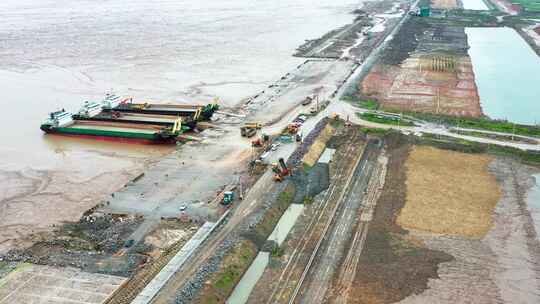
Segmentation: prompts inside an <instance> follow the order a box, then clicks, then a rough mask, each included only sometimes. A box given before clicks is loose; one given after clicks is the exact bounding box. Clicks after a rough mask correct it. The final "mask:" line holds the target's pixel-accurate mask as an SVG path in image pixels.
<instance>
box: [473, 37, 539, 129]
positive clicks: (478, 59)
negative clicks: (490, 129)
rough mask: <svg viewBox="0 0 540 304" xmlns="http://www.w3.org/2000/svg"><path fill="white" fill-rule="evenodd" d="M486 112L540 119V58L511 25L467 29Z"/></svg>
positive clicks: (517, 118) (527, 120)
mask: <svg viewBox="0 0 540 304" xmlns="http://www.w3.org/2000/svg"><path fill="white" fill-rule="evenodd" d="M465 31H466V33H467V36H468V40H469V45H470V50H469V54H470V56H471V59H472V63H473V70H474V74H475V77H476V83H477V86H478V93H479V95H480V103H481V105H482V110H483V111H484V114H486V115H487V116H489V117H491V118H494V119H506V120H508V121H512V122H516V123H522V124H537V123H540V85H539V84H540V58H539V57H538V56H537V55H536V53H535V52H534V51H533V50H532V49H531V47H530V46H529V45H528V44H527V43H526V42H525V41H524V40H523V39H522V38H521V37H520V36H519V34H518V33H517V32H516V31H514V30H513V29H511V28H467V29H465Z"/></svg>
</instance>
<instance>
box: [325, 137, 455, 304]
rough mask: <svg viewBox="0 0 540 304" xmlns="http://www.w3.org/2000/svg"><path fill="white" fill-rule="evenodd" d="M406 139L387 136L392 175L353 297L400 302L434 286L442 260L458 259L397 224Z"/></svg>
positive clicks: (368, 302) (371, 303)
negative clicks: (430, 283)
mask: <svg viewBox="0 0 540 304" xmlns="http://www.w3.org/2000/svg"><path fill="white" fill-rule="evenodd" d="M403 139H404V138H403V137H402V136H399V135H395V134H394V135H392V137H391V138H388V139H387V144H388V154H389V162H388V171H387V175H386V181H385V185H384V188H383V192H382V194H381V196H380V198H379V200H378V202H377V206H376V209H375V212H374V215H373V219H372V221H371V223H370V226H369V231H368V234H367V238H366V241H365V246H364V249H363V251H362V255H361V256H360V262H359V265H358V269H357V271H356V277H355V279H354V285H353V286H354V288H353V290H352V291H351V293H350V296H349V298H348V299H347V303H359V304H360V303H361V304H375V303H377V304H379V303H395V302H397V301H400V300H402V299H404V298H406V297H408V296H410V295H414V294H420V293H422V292H423V291H424V290H426V289H427V288H428V283H429V282H430V281H432V280H433V279H436V278H438V268H439V267H440V265H442V264H444V263H445V262H449V261H452V259H453V257H452V256H450V255H449V254H446V253H444V252H442V251H438V250H431V249H429V248H427V247H426V245H425V244H424V242H422V241H421V240H420V239H418V238H415V237H411V236H410V235H409V234H408V231H407V230H404V229H403V228H402V227H400V226H399V225H397V224H396V219H397V216H398V214H399V213H400V210H401V208H403V206H404V205H405V198H406V193H407V186H406V183H405V181H406V178H407V176H406V172H405V170H403V163H404V162H405V160H406V159H407V156H408V153H409V149H410V145H409V144H408V143H406V141H405V140H403ZM441 263H442V264H441ZM331 300H334V299H331ZM331 302H334V301H331ZM433 303H436V302H433Z"/></svg>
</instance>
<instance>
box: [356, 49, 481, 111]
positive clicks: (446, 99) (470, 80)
mask: <svg viewBox="0 0 540 304" xmlns="http://www.w3.org/2000/svg"><path fill="white" fill-rule="evenodd" d="M446 59H447V56H441V55H437V54H429V55H423V56H413V57H410V58H408V59H406V60H405V61H404V62H403V63H402V64H401V65H399V66H395V65H376V66H375V67H374V68H373V69H372V70H371V72H370V73H369V74H368V75H367V76H366V78H365V79H364V81H363V82H362V84H361V87H362V92H363V93H364V94H366V95H368V96H373V97H376V98H377V99H378V100H379V102H380V103H381V105H382V107H383V108H387V109H395V110H403V111H417V112H426V113H438V114H446V115H454V116H465V117H478V116H480V115H482V109H481V107H480V98H479V96H478V91H477V88H476V83H475V78H474V72H473V69H472V63H471V59H470V57H468V56H461V57H453V58H452V59H451V64H450V65H448V66H444V65H442V64H441V61H443V60H446Z"/></svg>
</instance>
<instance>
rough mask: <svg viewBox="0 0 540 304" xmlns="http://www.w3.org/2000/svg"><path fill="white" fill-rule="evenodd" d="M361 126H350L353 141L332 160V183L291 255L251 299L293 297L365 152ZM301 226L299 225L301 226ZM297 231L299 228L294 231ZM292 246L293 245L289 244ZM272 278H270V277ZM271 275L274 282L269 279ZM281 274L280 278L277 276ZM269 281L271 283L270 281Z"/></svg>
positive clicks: (267, 275) (275, 300)
mask: <svg viewBox="0 0 540 304" xmlns="http://www.w3.org/2000/svg"><path fill="white" fill-rule="evenodd" d="M358 133H359V132H358V130H354V129H351V130H348V131H346V132H345V133H344V135H340V136H344V137H345V136H347V137H348V139H349V140H348V143H350V144H349V145H342V146H341V147H342V148H341V149H340V148H339V147H340V145H338V149H337V151H336V153H335V155H334V157H333V160H332V162H331V163H330V175H331V176H330V185H329V188H328V189H327V190H326V191H325V193H324V194H322V195H321V196H320V197H316V198H315V201H314V203H313V205H312V207H311V208H313V210H312V211H310V213H311V216H309V217H308V218H307V219H306V222H305V223H302V224H301V226H302V228H301V229H300V230H301V232H300V233H299V236H298V237H293V241H292V242H289V243H290V244H294V246H292V247H290V249H287V252H289V251H290V252H291V253H290V254H289V253H287V254H286V255H288V256H289V257H288V258H287V260H286V261H283V265H282V267H281V269H279V270H277V271H274V270H270V269H269V270H268V271H269V272H268V273H265V275H264V278H263V279H261V280H260V281H259V283H258V286H260V288H257V286H256V288H255V289H254V290H253V292H252V294H251V296H250V299H249V303H258V302H259V299H261V298H266V299H267V301H266V303H268V304H270V303H282V302H283V303H286V302H287V301H288V300H289V297H290V294H291V292H292V290H294V288H295V286H296V283H297V282H298V280H299V279H300V277H301V276H302V272H303V270H304V269H305V266H306V263H307V262H308V260H309V259H310V255H311V253H312V252H313V251H314V250H315V247H316V246H317V243H318V240H319V239H320V238H321V233H322V231H323V230H324V228H325V226H326V225H327V223H328V222H329V221H331V219H332V212H331V211H332V210H334V209H335V207H336V205H337V201H338V198H339V196H340V194H341V193H342V192H343V189H344V187H345V185H346V184H347V181H348V180H349V178H350V176H351V174H352V172H353V170H354V166H355V164H357V163H358V161H359V159H360V156H361V155H362V153H363V150H364V146H365V142H364V141H363V140H359V139H360V137H359V135H358ZM297 227H299V226H297ZM291 234H292V235H296V233H295V232H292V233H291ZM287 247H289V246H287ZM267 278H268V279H267ZM270 278H272V279H271V282H268V280H269V279H270ZM275 278H279V279H277V280H276V279H275ZM268 284H269V285H268Z"/></svg>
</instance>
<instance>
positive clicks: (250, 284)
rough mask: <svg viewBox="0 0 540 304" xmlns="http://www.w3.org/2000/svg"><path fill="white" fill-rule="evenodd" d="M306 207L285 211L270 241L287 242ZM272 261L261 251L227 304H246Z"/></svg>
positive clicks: (268, 254)
mask: <svg viewBox="0 0 540 304" xmlns="http://www.w3.org/2000/svg"><path fill="white" fill-rule="evenodd" d="M303 210H304V205H300V204H292V205H290V206H289V208H287V210H285V213H283V215H282V216H281V218H280V219H279V221H278V223H277V225H276V227H275V228H274V230H273V231H272V233H271V234H270V236H269V237H268V240H269V241H274V242H276V243H277V244H278V245H279V246H281V244H282V243H283V241H285V239H286V238H287V235H288V234H289V232H290V231H291V229H292V227H293V226H294V224H295V223H296V220H297V219H298V217H299V216H300V215H301V214H302V211H303ZM269 261H270V253H269V252H265V251H261V252H259V254H258V255H257V257H256V258H255V260H254V261H253V263H251V265H250V266H249V268H248V270H247V271H246V273H245V274H244V276H242V279H241V280H240V282H238V285H236V287H235V288H234V290H233V293H232V294H231V296H230V297H229V299H228V300H227V304H244V303H246V302H247V300H248V298H249V295H250V294H251V291H252V290H253V288H254V287H255V285H256V284H257V281H259V279H260V277H261V276H262V274H263V273H264V270H265V269H266V266H267V265H268V262H269Z"/></svg>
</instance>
